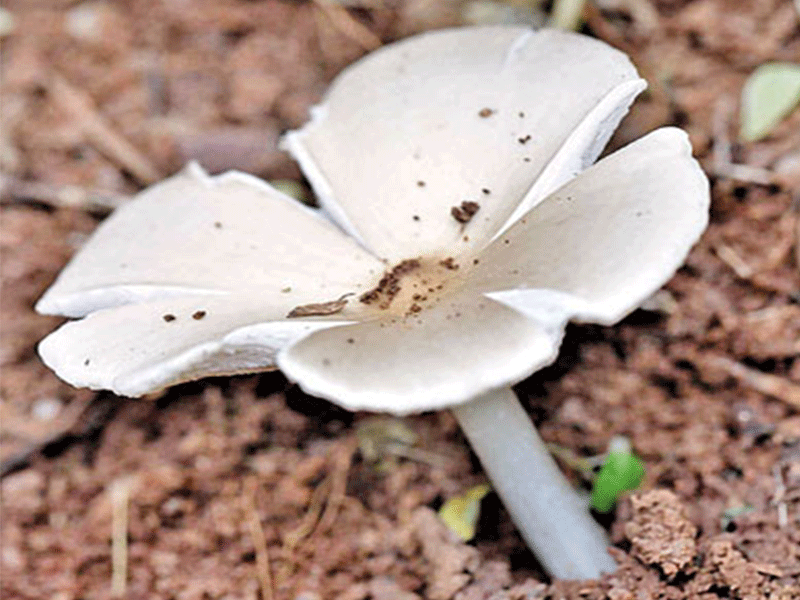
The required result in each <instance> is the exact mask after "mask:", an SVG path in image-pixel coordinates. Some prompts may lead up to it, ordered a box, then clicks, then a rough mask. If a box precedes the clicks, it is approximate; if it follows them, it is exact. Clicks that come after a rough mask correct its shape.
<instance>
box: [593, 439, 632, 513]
mask: <svg viewBox="0 0 800 600" xmlns="http://www.w3.org/2000/svg"><path fill="white" fill-rule="evenodd" d="M643 478H644V463H643V462H642V461H641V460H640V459H639V458H638V457H637V456H636V455H635V454H633V452H631V451H630V450H627V451H626V450H622V451H614V450H612V451H611V452H609V453H608V457H607V458H606V461H605V462H604V463H603V467H602V468H601V469H600V472H599V473H598V474H597V478H596V479H595V480H594V487H593V488H592V508H594V509H595V510H596V511H598V512H601V513H607V512H609V511H610V510H611V509H612V508H613V507H614V504H616V502H617V498H619V495H620V494H621V493H622V492H624V491H627V490H635V489H636V488H637V487H639V484H640V483H641V482H642V479H643Z"/></svg>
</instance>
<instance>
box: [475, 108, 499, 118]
mask: <svg viewBox="0 0 800 600" xmlns="http://www.w3.org/2000/svg"><path fill="white" fill-rule="evenodd" d="M494 112H495V111H494V110H492V109H491V108H482V109H480V110H479V111H478V116H479V117H481V118H482V119H485V118H487V117H491V116H492V115H493V114H494Z"/></svg>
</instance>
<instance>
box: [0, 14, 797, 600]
mask: <svg viewBox="0 0 800 600" xmlns="http://www.w3.org/2000/svg"><path fill="white" fill-rule="evenodd" d="M346 4H348V5H350V4H352V5H353V6H352V7H351V8H349V9H344V8H341V6H339V5H338V4H329V3H323V2H302V1H289V0H285V1H274V0H263V1H247V0H191V1H188V0H187V1H184V2H163V1H159V0H136V1H134V0H129V1H122V0H120V1H112V0H97V1H91V2H89V1H87V2H85V3H78V2H73V1H70V0H50V1H43V0H6V2H5V3H4V8H5V9H6V10H7V11H10V14H11V15H13V18H14V21H15V23H14V27H13V30H12V31H11V32H10V33H8V34H7V35H5V36H4V37H3V39H2V53H3V65H2V75H3V87H2V118H3V123H4V126H3V127H2V130H0V160H1V161H2V178H3V182H2V185H3V204H2V213H1V215H2V242H1V243H2V284H3V296H2V305H1V306H0V311H1V312H0V318H1V319H2V344H1V345H0V348H1V349H2V354H0V360H2V363H1V364H2V375H3V376H2V381H1V382H0V391H1V392H2V405H1V406H0V408H2V427H3V430H2V449H1V454H0V460H2V467H3V475H4V478H3V481H2V503H3V515H2V516H3V519H2V538H1V541H2V551H1V552H0V568H1V569H2V573H1V574H2V579H1V583H0V591H1V593H2V597H3V598H8V599H9V600H11V599H15V600H16V599H19V600H40V599H44V598H47V599H51V600H73V599H75V600H78V599H102V598H111V597H126V598H164V599H174V600H195V599H197V600H201V599H202V600H206V599H207V600H212V599H222V598H225V599H239V598H241V599H258V598H260V599H261V600H267V599H270V598H275V599H279V600H282V599H296V600H315V599H327V598H343V599H347V600H367V599H372V600H383V599H398V600H413V599H419V598H429V599H431V600H449V599H458V600H478V599H483V598H492V599H494V600H511V599H513V600H522V599H528V600H531V599H547V598H550V599H553V600H555V599H560V598H569V599H609V600H638V599H651V598H661V599H679V598H691V599H695V598H696V599H703V600H714V599H718V598H734V599H736V598H738V599H742V600H745V599H746V600H750V599H760V598H770V599H774V600H777V599H780V600H790V599H797V598H800V360H798V354H800V271H799V270H798V265H800V245H798V221H799V220H798V198H799V197H798V190H800V151H799V150H798V149H800V111H798V110H796V111H795V112H794V113H793V114H792V115H791V116H790V117H789V118H787V119H786V120H785V121H784V122H783V123H782V124H781V125H780V126H779V127H778V128H777V129H776V130H775V131H774V132H773V134H772V135H771V136H770V137H769V138H768V139H766V140H765V141H762V142H758V143H750V144H743V143H740V142H737V141H736V131H737V125H738V119H737V106H738V98H739V94H740V91H741V88H742V85H743V83H744V81H745V79H746V77H747V75H748V74H749V73H751V72H752V71H753V69H755V68H756V67H757V66H758V65H760V64H762V63H764V62H767V61H794V62H797V61H798V60H800V21H799V19H798V13H797V11H796V7H795V5H794V3H793V2H792V0H745V1H741V0H692V1H690V0H635V1H634V0H627V1H624V0H613V1H612V0H604V1H602V2H600V1H598V2H597V3H596V4H590V5H589V8H588V9H587V22H586V25H585V31H586V32H587V33H589V34H591V35H594V36H596V37H599V38H601V39H604V40H606V41H608V42H609V43H611V44H613V45H615V46H617V47H619V48H621V49H623V50H625V51H626V52H628V53H629V54H630V55H631V56H632V58H633V60H634V62H635V63H636V64H637V66H638V67H639V68H640V70H641V72H642V73H643V74H644V76H645V77H647V79H648V80H649V81H650V82H651V88H650V91H649V92H648V94H647V95H646V96H645V97H644V98H642V99H640V100H639V101H637V103H636V104H635V106H634V107H633V110H632V113H631V115H630V116H629V117H628V118H627V119H626V120H625V122H624V123H623V126H622V127H621V129H620V131H619V132H618V134H617V136H616V138H615V139H614V141H613V142H612V147H618V146H619V145H621V144H624V143H626V142H627V141H630V140H632V139H635V138H637V137H639V136H640V135H642V134H643V133H645V132H646V131H649V130H651V129H653V128H655V127H657V126H660V125H663V124H677V125H680V126H681V127H683V128H685V129H686V130H687V131H688V132H689V134H690V136H691V139H692V142H693V144H694V148H695V152H696V155H697V156H698V157H699V159H700V160H701V162H702V164H703V166H704V168H705V169H706V171H707V172H708V174H709V176H710V178H711V180H712V191H713V208H712V222H711V225H710V227H709V229H708V231H707V233H706V234H705V235H704V236H703V238H702V240H701V241H700V243H699V244H698V245H697V247H696V248H695V249H694V250H693V252H692V253H691V255H690V256H689V258H688V261H687V264H686V266H684V267H683V268H682V269H681V270H680V271H679V272H678V273H677V274H676V276H675V277H674V278H673V280H672V281H671V282H670V283H669V284H668V285H667V286H666V288H665V289H664V290H663V291H662V292H660V293H659V294H657V295H656V296H655V297H654V298H653V299H652V300H651V301H650V302H649V303H648V304H647V306H646V309H642V310H638V311H636V312H635V313H633V314H632V315H631V316H630V317H628V318H627V319H626V320H625V321H624V322H622V323H621V324H619V325H617V326H614V327H598V326H571V327H570V328H569V330H568V332H567V336H566V341H565V345H564V348H563V349H562V352H561V355H560V358H559V360H558V362H557V363H556V364H555V365H553V366H552V367H549V368H548V369H545V370H544V371H542V372H540V373H537V374H536V375H535V376H533V377H531V378H530V379H529V380H527V381H525V382H523V383H522V384H520V385H519V386H518V392H519V394H520V396H521V398H522V399H523V400H524V402H525V405H526V406H527V407H528V408H529V411H530V414H531V416H532V418H533V419H534V421H535V422H536V423H537V425H538V426H539V428H540V431H541V432H542V435H543V437H544V438H545V439H546V440H547V441H549V442H552V443H555V444H558V445H560V446H562V447H565V448H568V449H570V450H571V451H572V452H574V453H576V454H578V455H580V456H591V455H596V454H598V453H601V452H603V451H604V450H605V449H606V447H607V444H608V442H609V440H610V438H611V437H612V436H614V435H624V436H627V437H628V438H629V439H630V440H631V442H632V444H633V448H634V449H635V451H636V452H637V453H638V455H640V456H641V457H642V458H643V460H644V462H645V464H646V468H647V475H646V478H645V481H644V482H643V484H642V486H641V489H640V490H639V491H637V492H635V493H633V494H630V495H629V496H628V497H626V498H625V499H623V500H622V501H621V502H620V503H619V506H618V507H617V510H616V512H615V513H614V514H612V515H610V516H604V517H599V518H600V520H601V522H602V523H603V524H604V525H605V526H606V527H607V528H608V529H609V532H610V534H611V538H612V540H613V543H614V548H613V550H612V552H613V554H614V556H615V558H616V559H617V561H618V562H619V564H620V569H619V571H618V572H617V573H615V574H613V575H609V576H605V577H604V578H603V579H602V580H599V581H581V582H550V581H549V580H548V579H547V577H546V576H545V575H544V574H543V572H542V570H541V569H540V568H539V567H538V565H537V564H536V561H535V560H534V559H533V557H532V555H531V554H530V553H529V552H528V551H527V550H526V549H525V547H524V545H523V543H522V542H521V540H520V538H519V537H518V535H517V533H516V532H515V530H514V527H513V525H512V524H511V522H510V520H509V518H508V515H507V514H506V513H505V512H504V510H503V508H502V507H501V505H500V503H499V501H498V499H497V498H496V497H495V496H493V495H489V496H488V497H487V498H486V499H485V500H484V501H483V504H482V511H481V520H480V523H479V525H478V533H477V536H476V538H475V539H474V540H473V541H472V542H470V543H463V542H461V541H459V540H457V539H455V538H454V536H453V535H452V534H450V532H449V531H448V530H447V529H446V528H445V527H444V526H443V525H442V524H441V522H440V521H439V520H438V518H437V516H436V513H435V509H436V508H438V507H439V506H440V505H441V503H442V501H443V500H444V499H446V498H449V497H452V496H454V495H457V494H460V493H463V492H464V491H466V490H467V489H469V488H470V487H472V486H475V485H478V484H480V483H484V482H485V476H484V475H483V473H482V471H481V468H480V465H479V463H478V461H477V459H476V458H475V457H474V455H472V454H471V452H470V450H469V447H468V446H467V444H466V441H465V439H464V438H463V436H462V434H461V433H460V432H459V430H458V427H457V425H456V423H455V421H454V419H453V418H452V417H451V416H450V415H449V414H448V413H447V412H439V413H435V414H425V415H420V416H415V417H410V418H408V419H405V420H403V422H401V423H398V422H395V421H392V420H388V421H385V422H384V423H383V424H381V423H379V429H380V428H381V427H384V428H385V427H395V428H397V427H399V428H400V430H403V431H407V430H409V429H410V430H411V431H412V432H413V436H412V437H411V438H409V440H408V443H409V444H410V443H411V441H412V440H413V442H414V445H413V446H410V447H408V448H407V449H406V450H407V451H406V453H405V454H404V456H396V455H394V454H391V453H390V454H387V453H386V448H388V447H389V446H386V447H383V446H379V448H378V451H377V458H376V454H375V447H371V452H368V451H367V447H366V446H365V445H364V444H363V439H360V437H359V432H363V431H364V430H365V429H364V428H365V427H367V426H369V427H372V428H373V429H374V428H375V422H374V421H373V419H374V418H375V417H374V416H373V415H369V414H365V413H357V414H351V413H349V412H347V411H344V410H342V409H339V408H337V407H335V406H333V405H331V404H329V403H327V402H324V401H321V400H318V399H315V398H311V397H308V396H306V395H304V394H303V393H302V392H300V391H299V390H298V389H297V388H296V387H294V386H292V385H290V384H289V383H287V381H286V380H285V379H284V378H283V377H282V375H281V374H280V373H266V374H262V375H258V376H255V375H254V376H248V377H235V378H220V379H211V380H204V381H202V382H198V383H192V384H186V385H182V386H179V387H176V388H173V389H171V390H169V391H167V392H166V393H163V394H159V395H157V396H154V397H151V398H145V399H136V400H132V399H124V398H118V397H115V396H113V395H111V394H108V393H94V392H89V391H86V390H75V389H73V388H71V387H70V386H68V385H66V384H64V383H62V382H60V381H59V380H58V379H57V378H56V377H55V376H54V375H53V374H52V373H51V372H50V371H49V370H48V369H46V368H45V367H44V366H43V365H42V364H41V363H40V361H39V360H38V358H37V356H36V352H35V344H36V343H37V341H38V340H39V339H41V338H42V337H43V336H44V335H45V334H47V333H48V332H49V331H50V330H52V329H53V328H54V327H55V326H56V325H57V324H58V323H59V320H58V319H53V318H48V317H43V316H39V315H36V314H35V313H34V312H33V309H32V306H33V304H34V302H35V301H36V299H37V298H38V297H39V296H40V294H41V293H42V292H43V291H44V290H45V288H46V287H47V286H48V285H49V283H50V282H51V281H52V280H53V278H54V277H55V275H56V274H57V273H58V271H59V270H60V269H61V267H62V266H63V265H64V264H65V262H66V261H67V260H68V258H69V256H70V255H71V254H72V253H73V252H74V251H75V250H76V248H77V247H79V245H80V244H81V242H82V241H83V240H85V239H86V236H87V234H89V233H90V232H91V231H92V230H93V229H94V227H96V225H97V224H98V222H99V221H100V219H102V217H103V216H104V215H105V214H106V213H107V212H108V210H109V208H110V207H113V206H115V205H118V204H119V203H121V202H124V201H125V200H126V198H127V197H128V196H130V195H131V194H133V193H135V192H136V191H137V190H139V189H141V188H142V187H143V186H144V185H146V184H148V183H151V182H153V181H156V180H157V179H158V178H160V177H162V176H164V175H167V174H169V173H172V172H174V171H176V170H177V169H178V168H180V166H181V165H182V164H183V163H184V162H185V161H187V160H189V159H192V158H194V159H198V160H200V161H201V162H202V163H203V164H204V165H206V166H207V167H208V168H209V169H211V170H212V171H215V172H216V171H222V170H226V169H229V168H238V169H242V170H245V171H248V172H252V173H255V174H257V175H260V176H262V177H266V178H269V179H289V180H295V181H297V180H299V179H300V175H299V172H298V170H297V168H296V167H295V166H294V165H293V164H292V163H291V161H290V160H289V159H288V158H287V157H286V156H285V155H284V154H282V153H281V152H279V151H278V150H277V149H276V146H275V143H276V139H277V138H278V136H279V134H280V133H281V132H282V131H283V130H285V129H288V128H291V127H296V126H299V125H300V124H302V122H303V121H304V120H305V119H306V114H307V110H308V107H309V106H310V105H311V104H312V103H313V102H314V101H316V100H317V99H319V97H320V94H321V93H322V92H323V91H324V89H325V87H326V85H327V83H328V82H329V81H330V79H331V78H332V77H333V76H334V75H335V74H336V73H337V72H338V71H339V70H341V69H342V68H343V67H344V66H345V65H347V64H348V63H350V62H352V61H353V60H354V59H356V58H358V57H359V56H361V55H362V54H364V53H366V52H367V51H369V50H370V49H372V48H375V47H377V46H378V45H380V44H381V43H385V42H388V41H391V40H393V39H396V38H398V37H402V36H405V35H408V34H410V33H413V32H415V31H421V30H424V29H430V28H435V27H441V26H444V25H448V24H454V23H457V22H459V14H460V8H459V6H460V3H458V2H452V1H449V2H440V3H429V2H424V1H421V0H405V1H400V0H398V1H394V2H381V1H374V2H370V1H366V0H365V1H364V2H352V3H346ZM520 5H521V3H516V6H520ZM373 446H374V445H373ZM381 448H383V450H381ZM570 476H571V477H574V479H575V481H576V484H577V483H578V478H577V477H575V476H574V474H572V473H570Z"/></svg>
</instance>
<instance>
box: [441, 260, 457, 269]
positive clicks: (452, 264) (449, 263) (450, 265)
mask: <svg viewBox="0 0 800 600" xmlns="http://www.w3.org/2000/svg"><path fill="white" fill-rule="evenodd" d="M439 264H440V265H441V266H443V267H444V268H445V269H449V270H450V271H456V270H458V263H456V261H455V260H453V257H452V256H448V257H447V258H445V259H444V260H440V261H439Z"/></svg>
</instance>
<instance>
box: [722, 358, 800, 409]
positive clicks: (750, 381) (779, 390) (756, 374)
mask: <svg viewBox="0 0 800 600" xmlns="http://www.w3.org/2000/svg"><path fill="white" fill-rule="evenodd" d="M706 360H707V362H708V364H709V366H711V367H716V368H718V369H722V370H723V371H725V372H726V373H728V374H729V375H731V376H732V377H735V378H736V379H738V380H739V382H740V383H742V384H743V385H745V386H747V387H749V388H750V389H753V390H755V391H757V392H760V393H762V394H765V395H767V396H772V397H773V398H776V399H778V400H781V401H783V402H786V404H789V405H790V406H794V407H797V408H800V385H798V384H796V383H793V382H792V381H789V380H788V379H786V378H784V377H779V376H778V375H772V374H771V373H764V372H763V371H759V370H758V369H753V368H752V367H748V366H746V365H743V364H742V363H740V362H737V361H735V360H732V359H730V358H728V357H727V356H711V357H708V358H707V359H706Z"/></svg>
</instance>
